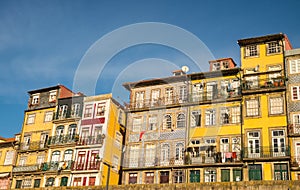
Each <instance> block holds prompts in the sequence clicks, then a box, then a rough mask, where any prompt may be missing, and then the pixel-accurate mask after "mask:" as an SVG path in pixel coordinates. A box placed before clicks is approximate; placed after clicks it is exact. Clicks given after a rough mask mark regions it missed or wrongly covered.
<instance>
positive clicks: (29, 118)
mask: <svg viewBox="0 0 300 190" xmlns="http://www.w3.org/2000/svg"><path fill="white" fill-rule="evenodd" d="M34 120H35V114H28V115H27V124H34Z"/></svg>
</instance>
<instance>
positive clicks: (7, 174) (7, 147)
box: [0, 136, 17, 189]
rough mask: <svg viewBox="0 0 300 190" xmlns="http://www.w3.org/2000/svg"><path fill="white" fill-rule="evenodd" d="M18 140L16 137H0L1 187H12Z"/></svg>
mask: <svg viewBox="0 0 300 190" xmlns="http://www.w3.org/2000/svg"><path fill="white" fill-rule="evenodd" d="M16 137H17V136H16ZM16 140H17V139H16V138H3V137H0V189H9V188H10V184H11V180H12V175H11V171H12V168H13V165H14V163H15V160H16V150H15V145H16V144H17V141H16Z"/></svg>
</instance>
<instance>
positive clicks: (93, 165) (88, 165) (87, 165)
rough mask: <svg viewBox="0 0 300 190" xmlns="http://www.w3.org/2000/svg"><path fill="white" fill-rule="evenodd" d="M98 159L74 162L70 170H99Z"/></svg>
mask: <svg viewBox="0 0 300 190" xmlns="http://www.w3.org/2000/svg"><path fill="white" fill-rule="evenodd" d="M100 163H101V161H100V160H95V161H89V162H74V165H73V167H72V170H74V171H80V170H99V169H100Z"/></svg>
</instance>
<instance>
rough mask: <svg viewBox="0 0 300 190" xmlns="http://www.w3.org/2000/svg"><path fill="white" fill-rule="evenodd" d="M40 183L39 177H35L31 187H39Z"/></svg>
mask: <svg viewBox="0 0 300 190" xmlns="http://www.w3.org/2000/svg"><path fill="white" fill-rule="evenodd" d="M40 184H41V179H35V180H34V184H33V187H34V188H38V187H40Z"/></svg>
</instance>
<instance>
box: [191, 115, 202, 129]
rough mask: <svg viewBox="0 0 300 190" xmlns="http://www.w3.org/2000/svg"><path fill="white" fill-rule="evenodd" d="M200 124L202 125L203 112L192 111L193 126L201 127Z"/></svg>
mask: <svg viewBox="0 0 300 190" xmlns="http://www.w3.org/2000/svg"><path fill="white" fill-rule="evenodd" d="M199 126H201V112H200V111H192V114H191V127H199Z"/></svg>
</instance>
